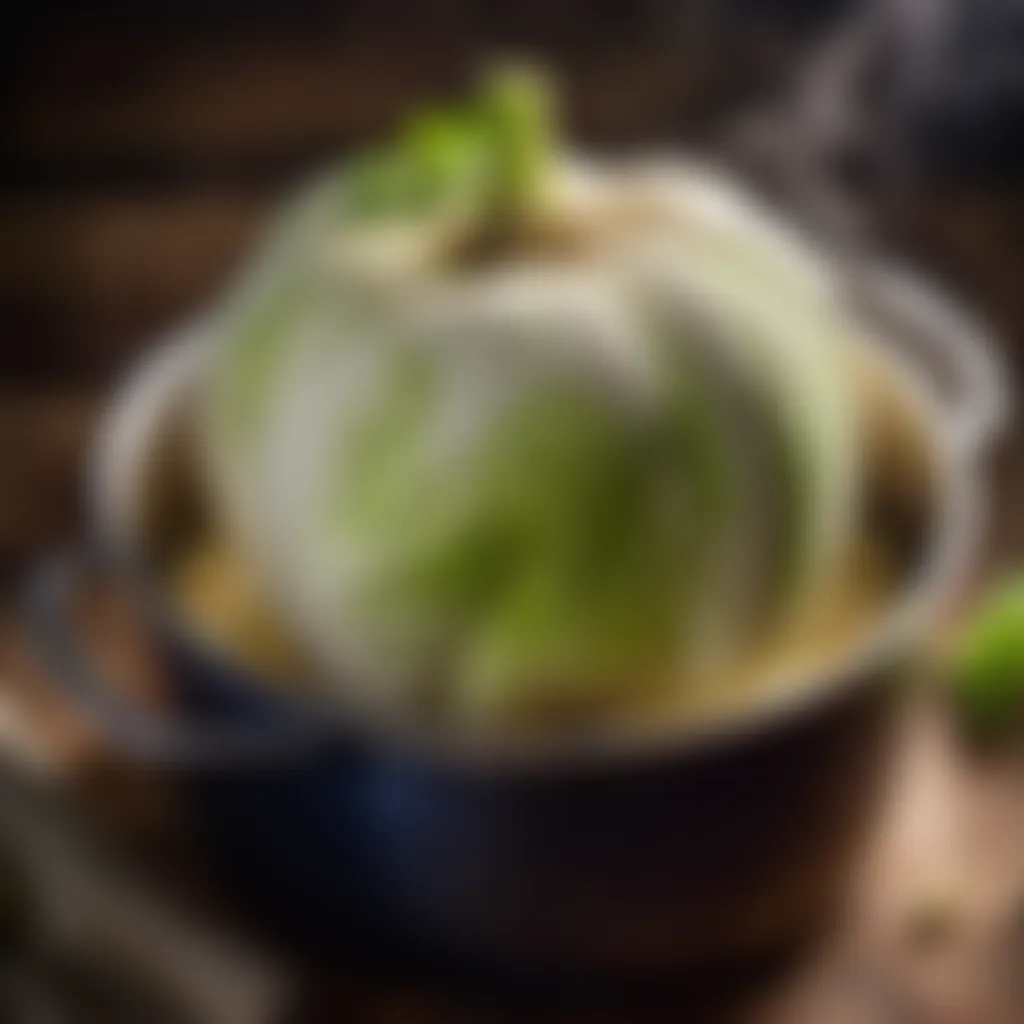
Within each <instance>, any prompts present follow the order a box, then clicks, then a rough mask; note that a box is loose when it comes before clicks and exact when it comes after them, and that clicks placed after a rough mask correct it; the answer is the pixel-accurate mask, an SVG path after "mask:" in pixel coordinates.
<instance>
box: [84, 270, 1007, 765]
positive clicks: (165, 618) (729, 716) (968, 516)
mask: <svg viewBox="0 0 1024 1024" xmlns="http://www.w3.org/2000/svg"><path fill="white" fill-rule="evenodd" d="M870 269H871V273H872V274H874V275H875V276H876V278H877V280H872V279H871V278H869V277H866V276H865V275H864V274H863V270H864V267H861V268H859V270H860V271H861V274H860V279H859V281H858V285H859V286H861V287H863V286H865V285H866V286H867V287H868V288H869V289H870V288H872V287H875V286H876V285H878V284H879V283H882V284H884V286H885V287H892V286H893V285H894V282H895V283H897V284H898V285H899V287H900V288H904V289H905V288H907V287H909V288H910V289H911V291H912V293H913V300H914V302H916V303H918V304H920V303H922V302H923V303H925V304H928V303H931V304H932V305H931V307H930V308H931V309H932V311H933V312H934V311H935V309H939V310H941V311H947V312H948V311H949V310H951V309H953V307H952V306H951V305H950V304H949V302H948V300H946V299H940V298H938V297H937V296H936V295H935V293H934V292H933V291H932V290H931V289H929V288H928V287H927V286H926V285H924V284H922V283H921V282H920V281H918V280H916V279H913V278H909V277H908V276H907V275H905V274H902V272H900V271H899V270H898V268H895V267H893V266H892V265H891V264H879V263H876V264H874V265H873V266H872V267H871V268H870ZM904 298H906V295H904ZM209 319H210V318H208V317H201V318H199V319H197V320H195V321H193V322H191V323H188V324H186V325H185V326H184V327H183V328H181V329H179V330H175V331H173V332H170V333H169V334H168V335H166V336H165V337H164V338H163V339H162V341H161V343H160V344H159V345H158V346H157V347H156V349H155V350H154V351H151V352H150V353H149V354H148V355H147V356H146V357H144V358H143V360H142V361H141V363H140V364H139V365H138V366H137V367H136V368H135V370H134V371H133V372H132V373H131V374H130V375H129V377H128V378H127V379H126V380H125V381H124V382H123V384H122V386H121V388H120V389H119V391H118V392H117V394H116V395H115V397H114V400H113V402H112V404H111V406H110V408H109V410H108V412H107V414H106V416H105V417H104V419H103V420H102V422H101V426H100V430H99V432H98V435H97V438H96V443H95V445H94V448H93V452H92V460H91V462H90V464H89V467H88V476H87V491H88V499H89V506H90V511H91V512H92V518H93V525H94V528H95V529H96V532H97V534H98V538H99V541H100V544H101V548H102V550H103V551H104V552H105V553H106V554H107V555H108V556H109V557H110V558H111V559H112V561H113V563H114V565H115V566H116V567H117V569H118V570H119V571H120V572H122V573H123V574H124V576H125V578H126V579H127V581H128V582H129V584H130V585H131V588H132V590H133V591H135V592H136V594H137V595H139V597H140V600H141V603H142V604H143V606H144V608H145V611H146V615H147V619H148V626H149V628H150V629H151V631H152V632H154V633H155V634H157V635H159V636H163V637H165V638H169V639H170V640H171V641H172V642H173V643H175V644H181V645H183V646H184V648H185V649H186V650H188V652H189V653H190V655H191V656H193V657H195V656H198V657H200V658H201V659H202V661H203V662H204V663H207V664H209V665H210V666H211V667H213V668H214V669H215V670H216V673H217V676H218V681H219V685H222V686H226V687H228V686H229V687H232V688H235V689H245V690H250V689H255V690H257V691H259V692H260V693H261V694H262V695H268V694H269V695H270V696H272V697H273V698H274V700H275V701H279V702H280V704H281V707H282V711H283V712H285V711H287V713H288V715H289V716H291V715H293V714H296V715H298V716H299V718H301V719H308V720H309V722H310V726H311V733H315V734H316V735H323V734H324V733H325V731H326V732H327V733H328V734H329V735H332V736H333V735H339V734H341V735H346V736H348V735H351V736H353V737H355V738H361V739H363V740H378V741H380V742H381V743H382V744H387V745H388V746H390V747H392V748H394V749H396V750H402V751H405V752H407V753H409V754H413V755H421V756H427V757H429V758H430V759H431V760H434V761H438V762H442V763H452V762H454V763H456V764H460V765H466V764H472V765H474V766H481V767H493V766H500V767H503V768H514V769H515V770H517V771H529V770H538V769H540V770H550V769H552V768H558V769H580V768H584V769H588V770H590V769H594V768H601V767H605V768H606V767H608V766H609V765H611V766H616V767H625V766H629V765H639V764H644V763H649V762H650V761H651V760H652V759H660V758H664V757H666V756H667V757H671V758H679V757H683V756H689V755H694V754H697V753H698V752H701V751H705V750H707V749H709V748H711V747H715V748H721V747H723V746H726V745H730V744H733V743H736V742H740V741H742V740H746V739H752V738H754V737H756V736H760V735H763V734H765V733H770V732H774V731H780V730H782V729H783V728H784V727H785V726H786V725H788V724H792V723H794V722H795V721H797V720H799V719H801V718H803V717H806V716H808V715H811V714H813V713H814V712H815V711H816V710H824V708H826V707H828V706H831V705H832V704H833V702H839V701H840V700H841V699H842V698H843V697H845V696H848V695H850V694H851V693H852V692H853V691H855V690H856V689H858V688H859V687H862V686H866V685H870V684H871V682H872V680H873V679H874V678H875V676H876V674H877V673H878V671H879V670H882V669H884V668H885V667H886V666H887V665H888V664H889V663H890V662H891V661H892V660H893V659H894V658H896V657H898V656H899V655H900V654H902V653H904V652H905V649H906V648H909V647H912V646H913V645H914V644H915V642H917V641H919V640H920V639H921V637H922V634H923V633H924V632H925V631H926V630H927V628H928V627H929V626H930V625H931V624H932V623H933V622H934V621H935V619H936V618H937V617H938V615H939V613H940V612H941V611H942V608H943V606H944V604H945V602H946V601H947V600H948V599H949V598H950V597H951V596H952V594H953V593H954V592H955V590H956V589H957V587H958V586H959V585H960V584H961V583H962V581H963V578H964V575H965V573H966V571H967V570H968V569H969V567H970V564H971V562H972V559H973V556H974V554H975V548H976V545H977V542H978V539H979V537H980V534H981V530H982V525H983V515H984V511H985V509H984V502H983V495H982V491H983V488H982V486H981V482H980V479H979V475H978V472H977V464H978V462H979V461H980V456H981V454H982V449H983V447H984V446H985V444H987V443H988V442H989V441H990V440H991V438H992V435H993V434H994V433H995V431H996V428H997V427H998V426H999V425H1001V423H1000V421H1001V418H1002V417H1001V415H999V413H1001V412H1002V411H1003V410H1005V407H1006V404H1007V403H1006V402H1005V400H1004V399H1003V396H1002V395H1001V394H1000V395H998V396H996V397H994V396H993V394H992V393H991V391H990V393H989V394H987V395H983V396H982V397H981V398H979V397H978V396H977V395H976V396H975V399H974V402H973V405H974V408H973V409H968V410H967V411H966V412H964V411H963V410H961V413H960V415H951V412H950V409H949V408H948V407H947V406H946V405H944V404H943V402H942V400H941V399H940V397H939V396H938V395H937V394H936V393H935V392H934V389H930V388H928V387H927V386H926V385H925V382H924V380H923V379H922V374H921V373H920V367H916V368H915V367H914V366H913V365H912V363H911V361H910V360H908V359H905V358H901V355H900V353H898V352H895V351H886V353H885V357H884V358H885V359H886V361H887V362H890V363H891V365H892V368H893V369H894V371H895V372H896V375H897V376H898V377H899V378H900V391H901V397H903V398H905V399H906V401H907V406H908V409H910V407H912V414H913V416H914V418H915V419H916V420H917V421H918V423H919V424H921V425H922V426H923V428H924V434H925V436H926V437H927V438H928V440H929V452H928V458H929V460H930V462H931V464H932V466H931V468H932V472H933V474H934V488H933V490H934V498H933V500H934V502H935V521H934V523H933V524H932V525H931V527H930V529H929V537H928V538H927V542H926V550H925V554H924V555H923V557H922V560H921V565H920V566H918V567H917V568H916V569H915V571H914V572H913V573H912V574H911V575H910V576H909V578H908V580H907V582H906V583H905V584H904V586H903V587H902V588H901V589H900V590H899V591H897V596H896V597H895V598H894V599H893V600H892V601H891V602H887V603H886V605H885V606H884V607H882V608H880V609H879V611H878V613H877V614H876V615H873V616H872V619H871V622H870V623H869V624H867V625H866V626H864V627H863V628H861V629H860V630H859V631H858V634H857V637H856V638H855V639H854V640H852V641H850V642H849V643H847V644H845V645H844V646H843V648H842V649H841V650H840V651H839V652H837V655H836V656H835V658H834V659H833V660H832V661H830V662H829V664H828V666H827V667H826V668H822V666H821V665H820V664H819V665H816V666H810V667H808V668H806V669H803V670H801V671H799V672H797V673H796V676H795V678H794V679H793V681H792V682H790V683H788V684H787V685H785V686H782V687H774V688H772V687H765V690H764V692H762V693H760V694H758V695H757V697H756V698H754V699H752V700H750V701H748V702H745V703H744V704H742V705H741V706H739V707H733V708H730V709H728V710H727V711H726V712H724V713H722V714H715V715H712V716H709V717H707V718H703V719H698V720H696V721H690V722H686V721H685V720H683V721H678V720H677V721H669V722H667V723H653V724H652V723H645V724H644V725H643V726H642V727H636V726H634V727H628V728H623V727H622V726H621V724H615V723H613V724H612V725H610V726H609V727H607V728H605V729H601V730H600V731H589V730H588V731H586V732H584V733H583V734H581V735H579V736H576V735H575V734H571V733H570V734H568V738H567V737H566V736H565V735H561V734H559V733H557V732H548V731H543V732H542V735H541V736H539V737H535V738H532V739H531V738H529V737H524V736H521V735H519V734H516V735H515V736H514V737H512V738H511V739H510V738H508V737H503V736H496V735H494V734H493V733H489V732H488V733H486V734H477V733H475V732H474V731H473V730H460V729H452V728H451V727H443V728H437V727H435V726H433V725H429V726H423V725H422V724H419V725H418V724H416V723H415V722H412V723H410V722H408V721H406V720H405V717H404V716H398V715H395V716H389V715H388V714H386V713H384V714H382V713H380V711H379V710H376V711H375V710H373V709H368V708H366V707H364V706H360V705H359V704H358V703H357V702H345V701H344V699H343V698H342V699H339V698H338V697H337V696H334V697H326V696H324V695H323V694H322V693H312V692H297V691H296V689H295V688H294V687H285V686H282V685H281V684H280V682H279V681H275V680H274V679H273V678H270V677H268V676H267V675H266V674H265V673H262V672H260V671H258V670H254V669H252V668H250V667H248V666H245V665H244V664H242V663H241V661H240V660H239V659H237V658H235V657H233V656H231V654H230V652H227V651H224V650H223V649H222V648H221V647H219V646H218V645H216V644H214V643H213V642H211V641H209V640H207V639H206V638H204V637H203V636H202V635H201V634H200V633H199V631H198V630H197V629H195V628H194V627H192V626H190V625H189V624H188V622H187V620H186V619H185V617H184V616H183V615H182V614H180V612H179V611H176V610H175V608H174V604H173V602H172V601H171V600H170V599H169V597H168V596H167V594H166V592H165V588H164V587H163V586H161V585H159V584H158V582H157V581H156V580H155V579H154V575H155V574H154V573H153V571H152V570H151V568H150V567H149V566H147V564H146V558H145V557H144V552H143V551H140V550H139V549H138V542H137V541H136V544H135V545H133V544H132V543H131V542H130V540H129V539H128V537H127V532H128V530H129V525H128V524H129V521H130V520H131V518H132V515H131V505H132V499H131V498H130V497H129V495H130V493H132V485H133V481H134V480H135V477H136V476H137V474H138V472H140V471H141V469H142V466H143V465H144V454H145V442H146V441H147V440H151V439H152V437H153V436H154V434H155V433H156V430H157V427H158V423H159V418H160V415H161V414H162V413H163V414H165V413H166V410H167V405H168V403H170V402H172V401H173V399H174V396H175V395H177V394H180V389H181V388H182V387H183V386H184V385H185V384H186V383H187V382H188V381H189V380H190V379H194V375H195V374H196V373H197V372H198V370H199V369H200V368H201V366H202V362H203V360H204V359H205V358H206V354H207V353H208V351H209V349H210V345H209ZM933 319H934V318H933ZM967 324H971V321H969V320H968V319H967V318H966V317H965V316H964V315H963V314H962V313H960V312H959V311H957V315H956V317H954V318H953V320H952V321H951V322H947V329H948V330H949V331H950V332H951V333H953V334H955V335H956V339H955V344H956V345H959V346H960V347H961V349H963V350H964V351H965V352H966V353H967V354H968V355H969V357H970V359H973V360H974V361H975V366H977V364H978V362H982V363H986V362H987V363H988V371H989V378H990V380H991V381H999V380H1000V379H1001V377H1000V374H999V370H998V366H997V363H996V361H995V359H994V357H993V355H992V351H991V350H992V345H991V343H990V342H988V341H987V338H986V336H985V335H984V334H983V333H982V332H980V331H979V330H977V329H976V328H973V325H972V329H971V330H970V331H968V330H967V329H966V327H965V325H967ZM932 326H933V327H934V324H933V325H932ZM947 342H948V339H947ZM874 347H875V348H876V350H877V351H878V353H879V354H880V355H881V354H882V349H883V346H882V345H875V346H874ZM176 389H177V390H176ZM982 390H984V389H982ZM997 398H998V399H999V400H998V401H997V400H996V399H997ZM982 402H984V403H985V408H983V409H981V412H985V413H986V414H987V416H988V419H987V421H986V426H985V429H984V430H977V431H976V432H975V434H974V436H972V437H970V438H969V439H968V440H967V441H966V442H965V440H964V434H963V431H962V430H961V429H960V428H961V427H963V425H964V423H965V422H971V421H972V418H973V421H974V422H975V423H976V422H977V420H978V413H979V406H980V405H981V404H982ZM997 410H998V412H997ZM132 467H134V468H135V474H133V473H132V472H131V468H132Z"/></svg>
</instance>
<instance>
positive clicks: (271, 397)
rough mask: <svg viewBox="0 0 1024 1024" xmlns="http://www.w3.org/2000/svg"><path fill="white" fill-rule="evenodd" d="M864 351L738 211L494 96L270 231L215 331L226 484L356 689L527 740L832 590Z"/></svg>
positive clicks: (416, 128)
mask: <svg viewBox="0 0 1024 1024" xmlns="http://www.w3.org/2000/svg"><path fill="white" fill-rule="evenodd" d="M584 180H585V181H586V183H587V189H586V190H585V196H584V191H581V189H580V184H581V182H583V181H584ZM581 196H582V197H584V198H583V199H581ZM584 200H585V201H584ZM849 333H850V332H849V327H848V324H847V323H846V320H845V318H844V316H843V314H842V312H841V310H840V308H839V304H838V303H837V302H836V300H835V298H834V296H833V294H832V292H831V289H830V285H829V282H828V281H827V280H825V279H824V278H823V275H822V274H821V273H820V271H819V270H818V268H817V266H816V265H815V262H814V260H813V259H812V258H811V257H810V255H809V254H808V253H807V252H806V251H805V249H804V247H803V246H802V245H801V243H800V242H798V241H797V240H795V239H792V238H790V237H789V236H788V235H787V234H786V233H785V232H784V231H782V229H780V228H778V227H777V226H776V225H775V224H774V222H773V221H772V220H771V218H770V217H768V216H767V215H766V214H765V213H763V212H762V211H761V210H759V209H758V208H756V207H755V206H754V205H753V204H752V203H750V202H749V201H747V200H744V199H743V198H742V197H741V196H740V195H739V194H738V193H737V192H736V191H735V190H733V189H731V188H730V187H729V186H727V185H723V184H721V183H719V182H718V181H717V180H716V179H713V178H711V177H709V176H708V175H707V174H706V173H703V172H700V171H698V170H697V169H696V168H690V167H687V166H685V165H682V164H678V165H672V167H671V168H669V169H668V170H664V169H662V170H660V171H659V172H658V173H654V174H652V173H651V172H650V169H649V168H645V167H643V166H628V165H627V166H625V167H601V166H598V165H596V164H589V165H582V164H580V163H579V162H573V161H570V160H569V159H568V158H566V157H564V156H559V155H558V154H557V153H556V151H555V149H554V146H553V144H552V142H551V140H550V136H549V112H548V107H547V104H546V102H545V101H544V93H543V91H542V90H540V89H539V87H538V86H537V84H536V83H535V82H533V81H531V80H528V79H527V80H524V79H522V78H514V79H507V78H506V79H500V80H499V81H498V82H497V83H495V84H494V85H492V87H491V88H490V89H489V90H488V91H486V92H485V93H484V95H483V96H482V98H481V99H479V100H477V101H476V102H475V103H472V104H470V105H468V106H467V107H466V108H464V109H463V110H461V111H455V112H453V113H439V114H427V115H422V116H420V117H419V118H417V119H416V120H415V121H414V122H413V124H412V125H411V126H410V127H409V128H408V129H407V130H406V131H405V132H403V133H402V134H401V135H400V137H399V139H398V141H397V142H396V143H394V144H392V145H391V146H390V147H385V148H383V149H380V150H378V151H377V152H375V153H373V154H370V155H369V156H367V157H364V158H362V159H359V160H357V161H354V162H351V163H350V164H349V165H346V167H344V168H342V169H340V170H334V171H332V172H331V173H330V174H328V175H326V176H325V177H324V178H323V179H321V180H320V181H318V182H317V183H315V184H314V186H312V187H310V188H309V189H308V190H306V191H305V192H304V193H303V194H302V195H301V196H300V197H299V199H298V200H297V201H296V202H295V203H294V204H293V205H292V206H291V207H290V208H289V210H288V211H287V212H286V214H285V216H284V217H283V218H282V220H281V222H280V223H279V224H278V226H277V228H276V229H275V230H274V231H272V232H271V236H270V239H269V241H268V243H267V245H266V247H265V249H264V252H263V255H262V256H261V257H260V258H259V259H258V260H257V261H256V263H255V264H254V267H253V269H252V270H250V272H249V273H248V274H247V275H246V276H245V277H244V279H243V282H242V284H241V285H240V287H239V288H238V289H237V291H236V293H235V295H234V296H233V297H232V298H231V299H229V301H228V302H227V303H226V305H225V310H224V312H223V315H222V317H221V318H220V321H219V324H218V335H217V337H216V339H215V342H216V346H217V358H216V359H215V360H214V361H213V371H212V373H211V377H210V380H209V382H208V387H207V389H206V396H205V398H206V401H205V415H204V420H203V429H204V431H205V438H204V439H205V442H206V449H207V450H208V451H209V452H210V453H211V457H210V460H209V468H210V481H211V486H212V491H213V494H214V497H215V499H216V501H217V507H218V508H219V510H220V512H221V516H222V518H223V521H224V524H225V528H226V530H227V531H228V532H229V533H230V535H231V536H232V537H233V538H234V540H235V541H236V543H238V544H239V545H240V547H241V548H242V550H243V552H244V554H245V556H246V558H247V559H248V560H249V561H250V562H251V563H252V564H254V565H255V566H256V567H257V570H258V571H259V572H261V573H262V575H263V576H264V578H265V580H266V581H267V583H268V584H269V586H270V588H271V589H272V592H273V593H274V595H275V596H276V601H277V604H278V610H279V612H280V614H281V615H282V616H283V617H284V618H285V620H286V621H287V622H288V623H289V624H290V625H291V627H292V629H293V630H294V631H295V632H296V634H297V635H298V636H300V637H301V638H302V639H304V640H305V641H306V643H307V644H308V647H309V649H310V650H311V652H312V653H313V654H314V656H315V657H316V658H317V659H318V660H319V661H320V663H321V664H322V665H323V666H324V668H325V670H326V672H327V675H328V676H329V677H330V678H331V679H333V680H336V681H338V684H339V685H342V686H344V687H345V688H346V691H347V692H348V693H349V694H350V695H352V696H354V697H356V698H361V699H366V700H368V701H378V702H391V703H394V704H398V705H408V704H410V703H413V704H415V703H416V702H418V701H421V700H430V701H432V702H435V703H439V704H441V705H443V706H444V707H446V708H449V709H452V710H453V711H455V712H456V713H458V714H463V715H471V716H478V717H493V718H498V719H504V718H506V717H508V716H515V715H519V714H532V713H535V712H537V711H538V710H540V709H544V708H549V707H552V706H562V705H568V706H571V707H584V708H586V707H597V706H600V705H604V704H605V703H607V702H609V701H615V700H619V699H622V698H624V697H629V696H630V695H632V694H636V693H638V692H640V691H642V690H643V689H644V688H651V687H654V686H656V685H661V686H673V685H675V686H682V685H697V683H698V682H699V681H701V680H705V681H706V680H707V679H714V677H715V673H716V672H717V671H719V670H721V668H722V666H723V663H724V662H725V661H726V660H728V658H729V657H733V656H736V655H737V654H739V653H741V652H742V651H743V650H744V649H745V648H746V647H748V646H749V645H750V644H751V643H755V642H757V638H758V637H759V636H760V635H761V634H763V633H764V632H766V631H769V630H771V629H781V628H789V626H791V625H792V624H793V623H794V622H796V621H798V620H799V619H800V618H801V616H803V615H806V614H808V613H809V611H810V610H811V609H813V606H814V604H815V602H816V600H817V599H818V598H819V597H820V595H821V593H822V591H823V589H824V588H826V587H827V586H829V585H830V583H831V581H832V580H833V579H834V573H835V570H836V567H837V565H838V563H839V561H840V560H841V558H842V557H843V555H844V553H845V550H846V547H847V545H848V543H849V538H850V533H851V530H852V523H851V515H852V509H853V507H854V504H855V496H856V493H855V492H856V487H857V480H858V466H857V457H858V438H857V422H856V415H855V410H854V408H853V403H852V400H851V395H850V390H851V384H850V380H849V374H848V373H847V372H846V368H845V359H846V347H847V344H848V341H849Z"/></svg>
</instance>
